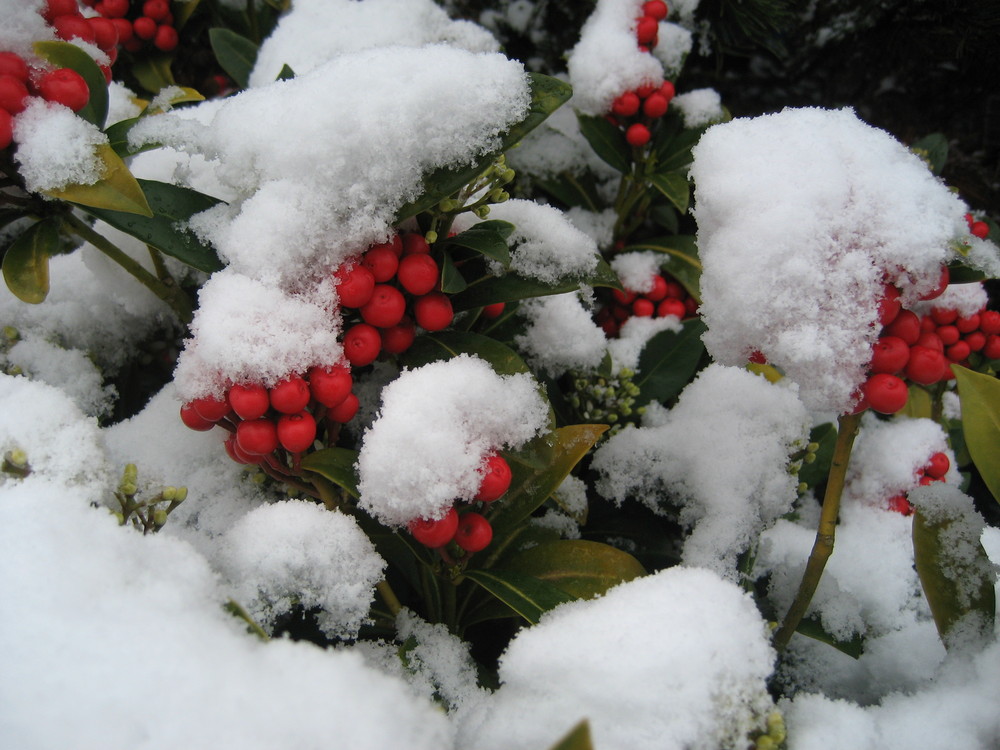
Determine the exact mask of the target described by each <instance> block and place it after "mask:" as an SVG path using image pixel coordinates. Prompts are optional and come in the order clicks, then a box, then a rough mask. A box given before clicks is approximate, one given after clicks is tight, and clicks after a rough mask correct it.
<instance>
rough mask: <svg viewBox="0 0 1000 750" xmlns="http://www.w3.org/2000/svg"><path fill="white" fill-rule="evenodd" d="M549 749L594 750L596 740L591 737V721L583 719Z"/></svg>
mask: <svg viewBox="0 0 1000 750" xmlns="http://www.w3.org/2000/svg"><path fill="white" fill-rule="evenodd" d="M549 750H594V742H593V740H591V738H590V724H589V722H588V721H587V720H586V719H584V720H583V721H581V722H580V723H579V724H577V725H576V726H575V727H573V728H572V729H571V730H570V731H569V734H567V735H566V736H565V737H563V738H562V739H561V740H559V741H558V742H557V743H556V744H554V745H553V746H552V747H550V748H549Z"/></svg>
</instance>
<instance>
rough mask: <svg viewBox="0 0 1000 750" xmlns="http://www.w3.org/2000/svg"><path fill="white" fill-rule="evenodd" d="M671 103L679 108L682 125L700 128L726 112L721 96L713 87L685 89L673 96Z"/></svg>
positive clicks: (722, 116)
mask: <svg viewBox="0 0 1000 750" xmlns="http://www.w3.org/2000/svg"><path fill="white" fill-rule="evenodd" d="M671 104H672V105H673V106H674V107H676V108H677V109H679V110H680V113H681V117H683V118H684V126H685V127H688V128H700V127H704V126H705V125H711V124H712V123H713V122H718V121H720V120H722V119H723V118H724V117H725V115H726V113H725V110H723V108H722V97H721V96H720V95H719V92H718V91H716V90H715V89H695V90H693V91H685V92H684V93H683V94H678V95H677V96H675V97H674V98H673V100H672V101H671Z"/></svg>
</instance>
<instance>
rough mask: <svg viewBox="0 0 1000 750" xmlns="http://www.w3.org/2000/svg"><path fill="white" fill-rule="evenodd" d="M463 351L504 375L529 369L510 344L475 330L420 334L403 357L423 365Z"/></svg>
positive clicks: (408, 362) (408, 363)
mask: <svg viewBox="0 0 1000 750" xmlns="http://www.w3.org/2000/svg"><path fill="white" fill-rule="evenodd" d="M460 354H471V355H473V356H476V357H479V358H480V359H483V360H486V361H487V362H489V363H490V366H491V367H492V368H493V369H494V370H495V371H496V372H497V373H499V374H500V375H513V374H515V373H519V372H529V370H528V366H527V365H526V364H525V362H524V360H523V359H521V357H520V355H519V354H518V353H517V352H515V351H514V350H513V349H511V348H510V347H509V346H507V345H506V344H504V343H501V342H500V341H497V340H496V339H494V338H491V337H489V336H484V335H482V334H480V333H472V332H471V331H440V332H438V333H426V334H423V335H421V336H418V337H417V338H416V340H415V341H414V342H413V345H412V346H411V347H410V348H409V349H408V350H407V352H406V354H405V356H404V357H403V358H402V363H403V364H404V365H406V366H407V367H412V368H415V367H422V366H423V365H426V364H428V363H430V362H437V361H439V360H444V359H451V358H452V357H457V356H458V355H460Z"/></svg>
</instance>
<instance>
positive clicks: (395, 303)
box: [360, 253, 406, 328]
mask: <svg viewBox="0 0 1000 750" xmlns="http://www.w3.org/2000/svg"><path fill="white" fill-rule="evenodd" d="M390 254H391V253H390ZM395 257H396V256H393V259H395ZM360 312H361V317H362V318H363V319H364V321H365V323H369V324H371V325H373V326H378V327H379V328H389V327H390V326H394V325H396V324H398V323H399V321H401V320H402V319H403V313H404V312H406V299H405V298H404V297H403V293H402V292H401V291H399V290H398V289H397V288H396V287H394V286H391V285H389V284H376V285H375V288H374V289H373V290H372V296H371V299H369V300H368V301H367V302H366V303H365V304H363V305H362V306H361V310H360Z"/></svg>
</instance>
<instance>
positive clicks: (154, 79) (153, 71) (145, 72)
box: [131, 53, 176, 94]
mask: <svg viewBox="0 0 1000 750" xmlns="http://www.w3.org/2000/svg"><path fill="white" fill-rule="evenodd" d="M170 60H171V58H170V55H168V54H165V53H164V54H156V53H150V54H148V55H146V56H145V57H143V58H141V59H139V60H136V61H135V63H134V64H133V65H132V68H131V72H132V75H134V76H135V78H136V80H137V81H138V82H139V84H140V85H141V86H142V87H143V88H144V89H146V91H149V92H151V93H153V94H158V93H160V91H161V90H163V89H165V88H166V87H167V86H173V85H175V83H176V81H174V74H173V72H172V71H171V70H170Z"/></svg>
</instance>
